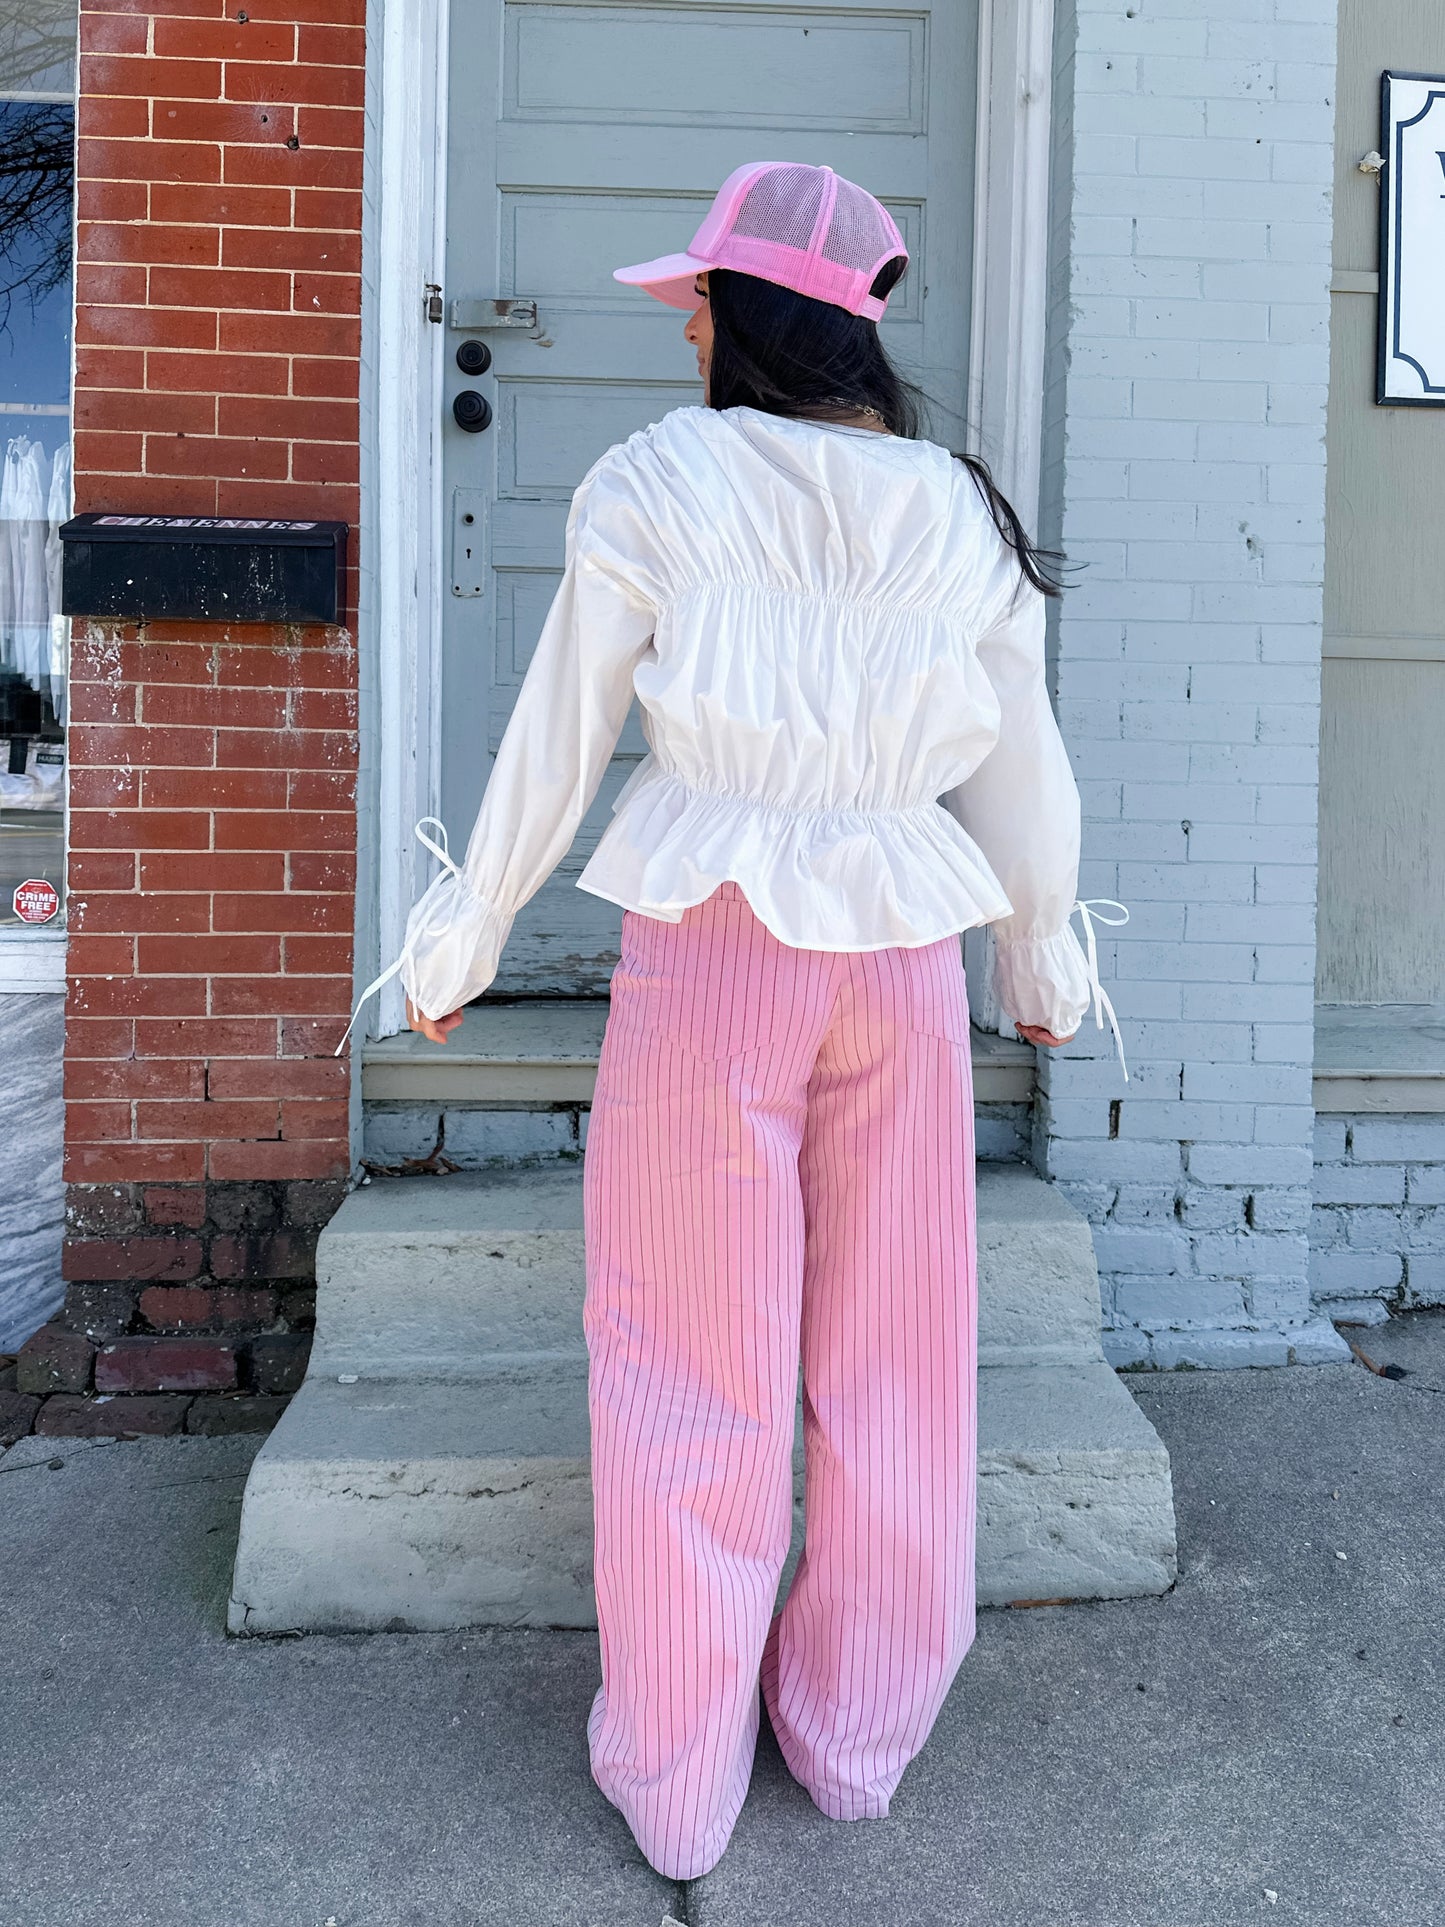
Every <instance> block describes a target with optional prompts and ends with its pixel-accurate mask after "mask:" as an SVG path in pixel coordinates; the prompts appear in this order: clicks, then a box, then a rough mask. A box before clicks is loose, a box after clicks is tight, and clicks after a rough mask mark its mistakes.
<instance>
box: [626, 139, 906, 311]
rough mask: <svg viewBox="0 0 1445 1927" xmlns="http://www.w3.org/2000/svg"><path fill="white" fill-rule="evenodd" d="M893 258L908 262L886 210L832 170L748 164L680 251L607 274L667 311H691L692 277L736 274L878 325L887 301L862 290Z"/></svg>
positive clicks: (694, 299) (732, 176)
mask: <svg viewBox="0 0 1445 1927" xmlns="http://www.w3.org/2000/svg"><path fill="white" fill-rule="evenodd" d="M899 254H901V255H903V257H904V258H905V259H907V256H908V250H907V248H906V247H904V245H903V236H902V235H901V234H900V233H899V232H898V229H897V228H896V227H895V226H894V224H893V221H892V218H891V217H890V215H889V213H888V210H887V209H886V208H885V207H884V206H883V204H882V203H881V202H880V201H876V200H875V199H874V198H873V196H872V195H871V194H869V193H868V192H867V190H866V189H864V188H861V187H857V186H855V185H854V183H853V182H852V181H845V180H844V179H843V177H842V175H841V174H835V173H834V172H833V170H832V168H831V167H809V166H808V165H807V164H806V163H805V162H803V161H749V162H748V163H747V164H746V165H745V166H743V167H739V168H735V169H734V170H733V172H732V173H731V174H729V175H728V177H727V179H726V180H725V181H724V182H723V184H722V186H721V187H720V188H719V189H718V191H717V196H716V198H715V199H714V201H713V204H712V206H711V207H710V208H709V209H708V211H707V214H706V216H705V217H704V220H703V224H702V226H701V227H700V228H699V229H698V231H697V233H696V234H694V235H693V237H692V239H691V241H690V242H689V243H688V245H687V247H686V249H685V250H684V252H683V253H681V254H664V255H662V256H660V257H659V258H658V259H657V260H656V261H641V262H639V263H638V265H637V266H636V267H634V268H615V269H614V270H613V277H614V279H615V280H618V281H625V282H627V283H628V284H629V285H630V286H633V287H639V288H645V289H646V290H647V292H648V293H649V294H650V295H654V296H656V298H657V299H658V300H659V301H665V302H666V303H667V304H668V306H669V307H671V308H687V309H695V308H696V307H697V305H698V299H697V296H696V294H695V293H694V292H693V282H694V280H695V279H696V278H697V276H698V275H699V274H702V273H703V272H705V270H707V269H708V268H733V269H735V270H736V271H737V273H739V274H755V275H757V276H758V278H759V279H760V280H763V281H776V282H777V283H778V284H779V286H781V287H784V288H791V289H792V290H793V291H794V293H795V294H806V295H811V296H812V298H813V300H815V301H829V302H832V303H833V305H834V306H835V307H839V308H846V309H847V310H848V312H849V314H861V315H866V316H867V318H868V319H869V320H870V321H877V320H879V319H881V317H882V314H883V311H884V309H885V308H886V307H887V305H888V302H887V298H886V297H885V298H884V299H883V300H882V301H880V300H879V299H878V297H877V296H876V295H873V294H870V293H869V292H868V290H869V289H870V288H871V287H872V285H873V280H874V277H875V276H876V275H877V273H878V270H879V269H880V268H881V267H882V266H883V264H884V262H885V261H891V260H892V259H893V258H894V256H895V255H899Z"/></svg>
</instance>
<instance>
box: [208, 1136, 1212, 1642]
mask: <svg viewBox="0 0 1445 1927" xmlns="http://www.w3.org/2000/svg"><path fill="white" fill-rule="evenodd" d="M978 1196H979V1225H978V1244H979V1417H978V1423H979V1466H978V1501H979V1514H978V1533H977V1594H978V1600H979V1603H980V1604H981V1605H997V1604H1002V1603H1005V1602H1007V1601H1009V1600H1013V1599H1020V1598H1029V1599H1034V1598H1060V1597H1067V1598H1087V1599H1095V1598H1120V1597H1125V1596H1130V1595H1136V1594H1142V1593H1157V1592H1162V1591H1164V1590H1165V1589H1166V1588H1167V1587H1168V1586H1170V1585H1171V1584H1172V1583H1173V1580H1174V1577H1175V1571H1176V1565H1175V1535H1174V1505H1173V1492H1172V1486H1171V1481H1170V1474H1169V1459H1168V1455H1167V1453H1166V1452H1165V1449H1164V1447H1163V1445H1162V1444H1161V1442H1160V1440H1159V1438H1158V1436H1157V1434H1156V1433H1155V1431H1154V1428H1153V1427H1152V1425H1151V1424H1150V1423H1149V1421H1148V1419H1147V1418H1146V1417H1145V1416H1144V1414H1143V1412H1142V1411H1141V1410H1140V1409H1139V1407H1138V1406H1137V1405H1136V1404H1135V1403H1134V1401H1133V1399H1132V1398H1131V1397H1130V1395H1129V1392H1128V1390H1127V1388H1126V1386H1125V1385H1124V1383H1123V1382H1122V1381H1121V1380H1120V1379H1119V1378H1118V1377H1117V1376H1116V1374H1115V1372H1114V1370H1113V1369H1112V1367H1111V1366H1109V1365H1108V1364H1107V1363H1106V1362H1105V1359H1104V1354H1103V1351H1102V1349H1101V1345H1100V1337H1099V1325H1100V1316H1099V1290H1098V1278H1097V1273H1096V1271H1095V1267H1094V1254H1093V1245H1092V1242H1091V1240H1090V1236H1089V1229H1088V1226H1087V1224H1086V1223H1085V1221H1084V1220H1083V1218H1082V1217H1081V1216H1080V1215H1079V1214H1078V1212H1076V1211H1075V1210H1074V1209H1073V1208H1072V1207H1071V1206H1070V1205H1068V1204H1067V1203H1066V1202H1065V1201H1064V1199H1063V1198H1062V1197H1060V1196H1059V1194H1058V1193H1057V1192H1056V1191H1054V1190H1053V1189H1052V1188H1051V1187H1050V1186H1049V1185H1047V1184H1045V1183H1044V1182H1043V1181H1042V1180H1041V1179H1040V1178H1038V1177H1036V1176H1034V1174H1033V1173H1032V1172H1029V1171H1026V1170H1023V1169H1020V1168H1017V1167H1011V1166H1002V1165H1000V1166H994V1167H992V1168H990V1167H987V1166H985V1167H982V1168H981V1169H980V1172H979V1191H978ZM582 1278H583V1249H582V1191H581V1171H580V1169H579V1168H578V1167H577V1166H576V1165H570V1166H566V1167H564V1168H562V1169H560V1170H559V1169H548V1170H536V1171H507V1172H501V1173H495V1174H493V1173H486V1174H483V1173H478V1174H458V1175H453V1176H449V1177H446V1178H403V1179H394V1180H390V1181H383V1182H380V1183H373V1184H371V1185H370V1186H367V1187H364V1188H363V1189H361V1190H359V1191H357V1192H355V1193H354V1194H353V1195H352V1196H351V1197H350V1198H348V1199H347V1201H346V1203H345V1204H344V1205H343V1207H342V1209H341V1210H340V1212H338V1214H337V1216H336V1217H335V1218H334V1219H333V1220H332V1222H331V1224H330V1225H329V1226H328V1227H327V1229H326V1231H325V1232H324V1233H323V1234H322V1239H321V1245H320V1249H319V1251H318V1253H317V1282H318V1287H319V1289H318V1294H317V1296H318V1305H317V1334H316V1344H315V1348H314V1350H313V1352H312V1357H311V1365H310V1369H309V1371H308V1373H307V1377H306V1382H305V1383H304V1384H303V1386H302V1387H301V1390H300V1391H299V1392H298V1393H297V1394H296V1396H295V1398H294V1399H293V1400H292V1402H291V1404H290V1406H289V1407H288V1408H287V1410H286V1412H285V1413H284V1414H283V1416H282V1418H281V1421H280V1423H279V1424H278V1425H277V1427H276V1429H275V1430H274V1431H273V1432H272V1433H271V1435H270V1437H269V1438H268V1439H267V1441H266V1443H265V1445H264V1446H263V1448H262V1450H261V1452H260V1453H259V1454H258V1456H257V1458H256V1460H255V1462H254V1464H253V1466H252V1469H251V1473H250V1477H249V1479H248V1481H247V1485H246V1493H245V1501H244V1506H243V1510H242V1516H241V1534H240V1543H239V1547H238V1550H237V1557H236V1571H235V1580H234V1586H233V1598H232V1601H231V1610H230V1628H231V1630H232V1632H236V1633H278V1632H292V1631H317V1632H320V1631H361V1630H416V1631H440V1630H446V1629H450V1628H455V1627H462V1626H471V1625H484V1624H502V1625H536V1626H590V1625H594V1624H595V1623H596V1610H595V1604H594V1600H593V1594H592V1576H591V1562H592V1501H591V1486H590V1478H589V1467H588V1456H589V1454H588V1419H587V1357H586V1350H585V1347H584V1344H583V1338H582V1317H581V1313H582ZM794 1485H795V1519H794V1534H793V1546H792V1550H791V1552H790V1554H789V1558H788V1562H787V1565H786V1567H785V1568H784V1571H783V1575H782V1580H781V1582H780V1586H779V1596H780V1597H781V1596H782V1594H783V1593H784V1592H785V1590H786V1587H787V1585H788V1583H789V1580H790V1578H791V1574H792V1569H793V1567H794V1565H795V1564H796V1561H797V1556H798V1553H799V1551H800V1549H801V1544H802V1518H803V1512H802V1497H803V1462H802V1428H801V1401H800V1406H799V1424H798V1429H797V1435H796V1445H795V1453H794Z"/></svg>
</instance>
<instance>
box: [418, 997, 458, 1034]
mask: <svg viewBox="0 0 1445 1927" xmlns="http://www.w3.org/2000/svg"><path fill="white" fill-rule="evenodd" d="M463 1015H464V1013H463V1012H462V1011H460V1010H453V1011H449V1012H448V1013H447V1015H446V1016H445V1017H423V1016H422V1014H421V1012H420V1011H419V1010H418V1009H417V1007H416V1005H415V1004H414V1003H413V1002H412V1000H411V998H410V997H408V998H407V1000H406V1021H407V1022H408V1023H409V1024H410V1025H411V1027H412V1029H413V1030H414V1031H418V1032H420V1034H421V1035H422V1036H423V1037H429V1038H430V1039H431V1041H432V1042H433V1043H434V1044H444V1043H445V1042H446V1041H447V1032H448V1031H453V1030H455V1029H456V1027H457V1025H458V1024H459V1023H460V1022H461V1021H462V1017H463Z"/></svg>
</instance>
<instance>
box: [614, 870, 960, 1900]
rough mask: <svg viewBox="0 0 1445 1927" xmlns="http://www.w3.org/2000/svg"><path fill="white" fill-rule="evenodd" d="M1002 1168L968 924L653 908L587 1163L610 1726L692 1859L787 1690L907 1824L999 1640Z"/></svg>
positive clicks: (792, 1703)
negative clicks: (994, 1274)
mask: <svg viewBox="0 0 1445 1927" xmlns="http://www.w3.org/2000/svg"><path fill="white" fill-rule="evenodd" d="M973 1175H974V1174H973V1109H972V1078H971V1070H970V1059H969V1046H968V1009H967V999H966V995H965V989H964V980H963V967H962V959H961V954H960V947H959V943H958V940H957V938H956V937H948V938H945V939H943V940H941V941H939V942H937V943H933V944H928V945H925V946H923V947H920V948H915V949H905V948H901V947H900V948H892V949H886V950H874V951H845V952H838V951H823V950H802V949H796V948H792V947H790V946H788V945H787V944H784V943H781V942H780V941H779V940H778V939H777V938H776V937H774V936H772V935H771V933H770V932H769V931H768V930H767V929H766V928H765V927H764V925H763V924H762V923H761V922H759V921H758V919H757V918H756V917H755V916H754V914H753V912H752V910H751V909H750V907H749V905H748V903H747V899H746V897H745V896H744V895H743V892H742V891H741V889H740V888H739V887H738V885H736V884H734V883H725V884H723V885H722V886H721V887H720V888H719V889H718V890H716V891H715V892H714V893H713V895H712V896H711V897H709V898H708V899H707V901H706V902H704V903H700V904H697V905H695V906H694V907H693V908H692V909H690V910H689V911H688V912H687V913H686V914H685V915H684V917H683V918H682V921H681V922H680V923H675V924H674V923H665V922H663V921H661V920H660V919H657V918H649V917H644V916H641V915H639V914H637V913H635V912H632V911H628V912H627V913H626V914H625V916H624V919H623V938H622V956H621V961H620V963H619V964H618V966H617V968H616V971H615V972H614V974H613V978H612V1007H611V1012H610V1015H609V1018H608V1023H607V1030H606V1035H605V1038H604V1042H603V1047H602V1056H601V1061H600V1064H599V1067H598V1078H597V1089H596V1094H595V1097H594V1099H593V1106H592V1116H591V1121H590V1124H589V1130H588V1139H587V1151H586V1158H585V1167H584V1196H585V1223H586V1247H587V1290H586V1301H585V1326H586V1334H587V1345H588V1352H589V1359H590V1371H589V1399H590V1409H591V1420H592V1471H593V1486H594V1491H595V1503H596V1581H597V1612H598V1621H599V1627H600V1633H601V1653H602V1685H601V1688H600V1690H599V1691H598V1693H597V1696H596V1699H595V1701H594V1702H593V1705H592V1710H591V1715H590V1717H589V1720H588V1742H589V1748H590V1753H591V1761H592V1774H593V1778H594V1779H595V1780H596V1782H597V1784H598V1785H599V1786H600V1787H601V1789H602V1791H603V1792H604V1793H605V1794H606V1795H607V1797H608V1799H609V1800H611V1801H612V1802H613V1804H614V1805H615V1806H617V1807H618V1808H620V1809H621V1811H622V1813H623V1814H624V1815H625V1816H626V1818H627V1820H628V1822H629V1824H630V1825H631V1827H632V1830H633V1833H634V1835H635V1836H636V1839H637V1841H638V1844H639V1845H640V1846H641V1848H642V1850H643V1852H644V1854H645V1855H646V1856H647V1858H648V1860H649V1861H650V1862H651V1863H652V1865H653V1866H654V1867H655V1868H656V1869H657V1870H658V1871H659V1872H660V1873H663V1874H666V1875H669V1876H670V1877H672V1878H674V1879H691V1878H695V1877H696V1876H698V1875H700V1874H702V1873H705V1872H707V1871H708V1870H709V1869H710V1868H711V1867H713V1866H714V1865H715V1864H716V1862H717V1861H718V1859H719V1858H720V1856H721V1854H722V1852H723V1849H724V1848H725V1846H726V1845H727V1842H728V1839H729V1836H730V1835H731V1833H732V1829H733V1826H734V1823H735V1822H736V1820H737V1816H738V1813H739V1810H740V1809H741V1807H742V1803H743V1798H744V1795H745V1794H746V1792H747V1787H748V1780H749V1776H750V1774H751V1770H752V1763H753V1754H754V1748H755V1745H756V1741H757V1735H758V1727H759V1719H760V1700H759V1687H760V1685H761V1691H762V1695H763V1697H765V1699H766V1702H767V1707H768V1713H769V1717H770V1718H771V1720H772V1724H773V1728H774V1731H775V1733H776V1734H777V1738H778V1742H779V1745H780V1746H781V1748H782V1751H783V1755H784V1758H785V1759H786V1761H787V1763H788V1766H789V1768H790V1769H791V1771H792V1772H793V1774H794V1775H795V1776H796V1778H797V1779H798V1780H799V1781H801V1783H802V1784H803V1786H804V1787H806V1788H807V1790H808V1792H809V1793H810V1794H811V1795H812V1797H813V1799H814V1801H815V1802H816V1803H817V1805H818V1806H819V1807H820V1808H821V1809H822V1810H823V1812H824V1813H827V1814H829V1815H831V1816H833V1817H834V1818H836V1819H842V1820H850V1819H862V1818H868V1817H878V1816H881V1815H884V1814H886V1813H887V1811H888V1802H889V1796H890V1795H891V1794H892V1792H893V1790H894V1788H895V1787H896V1786H897V1784H898V1781H899V1779H900V1777H901V1775H902V1773H903V1770H904V1768H905V1767H906V1766H907V1764H908V1762H909V1760H910V1759H912V1758H913V1756H914V1755H915V1754H916V1753H917V1751H918V1749H919V1748H920V1747H921V1746H922V1745H923V1742H924V1740H925V1739H926V1738H927V1736H928V1733H929V1730H930V1729H931V1727H932V1725H933V1722H934V1720H935V1718H936V1717H937V1715H938V1712H939V1709H940V1707H941V1706H942V1704H943V1700H944V1696H945V1694H946V1693H947V1691H948V1688H949V1685H950V1683H951V1682H952V1680H953V1678H954V1675H955V1673H956V1672H957V1670H958V1667H959V1664H960V1663H961V1661H962V1659H963V1656H964V1654H965V1653H966V1652H967V1650H968V1648H969V1646H970V1644H971V1643H972V1640H973V1636H974V1476H975V1463H976V1461H975V1438H976V1422H975V1421H976V1412H975V1388H976V1371H977V1357H978V1351H977V1325H976V1305H977V1299H976V1288H975V1246H974V1199H973ZM800 1357H801V1361H802V1371H803V1385H804V1407H803V1410H804V1437H805V1445H806V1454H807V1494H806V1515H807V1520H806V1548H805V1551H804V1553H803V1555H802V1557H801V1559H800V1561H799V1564H798V1567H797V1570H796V1573H795V1575H794V1579H793V1584H792V1588H791V1591H790V1593H789V1595H788V1599H787V1602H786V1605H785V1606H784V1608H783V1610H782V1611H781V1613H779V1614H778V1615H777V1617H776V1618H774V1617H773V1616H772V1612H773V1606H774V1603H775V1599H776V1594H777V1588H778V1583H779V1578H780V1575H781V1571H782V1566H783V1563H784V1560H785V1558H786V1556H787V1551H788V1545H789V1540H790V1536H791V1523H792V1498H793V1482H792V1447H793V1429H794V1414H795V1403H796V1398H797V1383H798V1366H799V1359H800Z"/></svg>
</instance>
